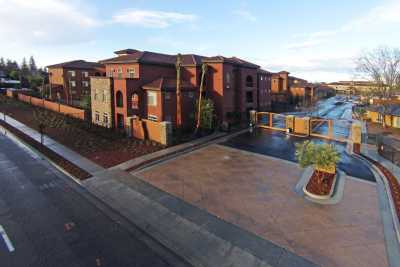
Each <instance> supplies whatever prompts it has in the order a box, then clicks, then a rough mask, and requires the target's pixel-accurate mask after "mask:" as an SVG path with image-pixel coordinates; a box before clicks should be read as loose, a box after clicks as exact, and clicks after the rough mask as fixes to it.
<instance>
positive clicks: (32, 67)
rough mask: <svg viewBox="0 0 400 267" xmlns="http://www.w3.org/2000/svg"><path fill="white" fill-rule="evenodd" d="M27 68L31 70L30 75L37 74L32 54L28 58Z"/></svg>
mask: <svg viewBox="0 0 400 267" xmlns="http://www.w3.org/2000/svg"><path fill="white" fill-rule="evenodd" d="M29 70H30V72H31V75H36V74H37V71H38V69H37V66H36V62H35V59H34V58H33V56H31V57H30V58H29Z"/></svg>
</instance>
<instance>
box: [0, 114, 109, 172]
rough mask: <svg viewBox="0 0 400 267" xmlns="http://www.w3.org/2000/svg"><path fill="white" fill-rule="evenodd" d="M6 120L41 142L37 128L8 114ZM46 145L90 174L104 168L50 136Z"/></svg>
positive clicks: (46, 139) (0, 116)
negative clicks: (30, 126)
mask: <svg viewBox="0 0 400 267" xmlns="http://www.w3.org/2000/svg"><path fill="white" fill-rule="evenodd" d="M3 116H4V115H3V113H1V112H0V118H1V119H3V118H4V117H3ZM6 122H7V123H8V124H10V125H11V126H13V127H14V128H16V129H18V130H20V131H22V132H23V133H25V134H26V135H28V136H30V137H31V138H32V139H34V140H36V141H38V142H40V133H38V132H37V131H36V130H34V129H32V128H29V127H28V126H26V125H25V124H22V123H20V122H19V121H17V120H15V119H13V118H12V117H10V116H6ZM44 145H45V146H46V147H48V148H49V149H51V150H53V151H54V152H56V153H57V154H59V155H61V156H62V157H63V158H65V159H66V160H68V161H70V162H72V163H73V164H75V165H77V166H78V167H79V168H81V169H83V170H86V171H87V172H89V173H90V174H92V175H93V174H94V173H96V172H99V171H103V170H104V168H103V167H101V166H100V165H97V164H96V163H94V162H92V161H91V160H89V159H87V158H85V157H83V156H81V155H79V154H78V153H76V152H75V151H73V150H71V149H69V148H67V147H66V146H63V145H62V144H60V143H58V142H57V141H55V140H53V139H51V138H50V137H48V136H46V135H45V137H44Z"/></svg>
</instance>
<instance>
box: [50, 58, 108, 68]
mask: <svg viewBox="0 0 400 267" xmlns="http://www.w3.org/2000/svg"><path fill="white" fill-rule="evenodd" d="M101 67H103V65H102V64H100V63H96V62H89V61H85V60H73V61H68V62H63V63H58V64H54V65H49V66H47V68H71V69H93V68H101Z"/></svg>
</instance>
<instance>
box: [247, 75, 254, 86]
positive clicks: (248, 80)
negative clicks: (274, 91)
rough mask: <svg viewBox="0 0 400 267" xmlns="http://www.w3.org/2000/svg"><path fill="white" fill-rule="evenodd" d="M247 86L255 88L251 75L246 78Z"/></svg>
mask: <svg viewBox="0 0 400 267" xmlns="http://www.w3.org/2000/svg"><path fill="white" fill-rule="evenodd" d="M246 86H247V87H253V77H252V76H250V75H249V76H247V77H246Z"/></svg>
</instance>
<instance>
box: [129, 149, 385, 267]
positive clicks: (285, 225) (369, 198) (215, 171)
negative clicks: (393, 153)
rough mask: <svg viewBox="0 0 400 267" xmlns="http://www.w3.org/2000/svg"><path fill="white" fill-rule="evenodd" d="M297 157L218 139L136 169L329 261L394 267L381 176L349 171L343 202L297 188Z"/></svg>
mask: <svg viewBox="0 0 400 267" xmlns="http://www.w3.org/2000/svg"><path fill="white" fill-rule="evenodd" d="M301 173H302V170H301V169H300V168H299V167H298V165H297V164H295V163H292V162H288V161H284V160H280V159H276V158H271V157H268V156H264V155H259V154H254V153H251V152H246V151H242V150H237V149H234V148H229V147H225V146H220V145H212V146H208V147H206V148H203V149H201V150H197V151H194V152H192V153H190V154H186V155H184V156H180V157H178V158H175V159H173V160H170V161H167V162H164V163H161V164H159V165H156V166H154V167H151V168H149V169H145V170H142V171H141V172H139V173H135V174H136V175H137V176H139V177H140V178H141V179H143V180H144V181H147V182H149V183H151V184H152V185H154V186H156V187H158V188H160V189H161V190H164V191H167V192H169V193H171V194H173V195H175V196H177V197H179V198H181V199H183V200H185V201H187V202H189V203H192V204H194V205H196V206H198V207H200V208H203V209H205V210H207V211H208V212H210V213H212V214H214V215H216V216H218V217H220V218H222V219H224V220H226V221H228V222H231V223H233V224H236V225H238V226H240V227H242V228H244V229H246V230H248V231H251V232H253V233H255V234H257V235H259V236H261V237H263V238H265V239H268V240H270V241H272V242H274V243H276V244H277V245H280V246H283V247H285V248H287V249H289V250H291V251H292V252H294V253H296V254H298V255H301V256H304V257H306V258H308V259H310V260H311V261H313V262H315V263H317V264H320V265H322V266H357V267H359V266H373V267H376V266H382V267H384V266H388V262H387V258H386V249H385V243H384V236H383V226H382V222H381V217H380V212H379V208H378V198H377V192H376V186H375V184H374V183H371V182H367V181H362V180H359V179H354V178H349V177H348V178H347V179H346V184H345V192H344V196H343V200H342V201H341V202H340V203H339V204H337V205H331V206H321V205H317V204H313V203H310V202H308V201H306V200H305V199H303V198H301V197H299V196H298V195H297V194H296V193H295V192H294V187H295V185H296V183H297V182H298V180H299V178H300V176H301Z"/></svg>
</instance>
